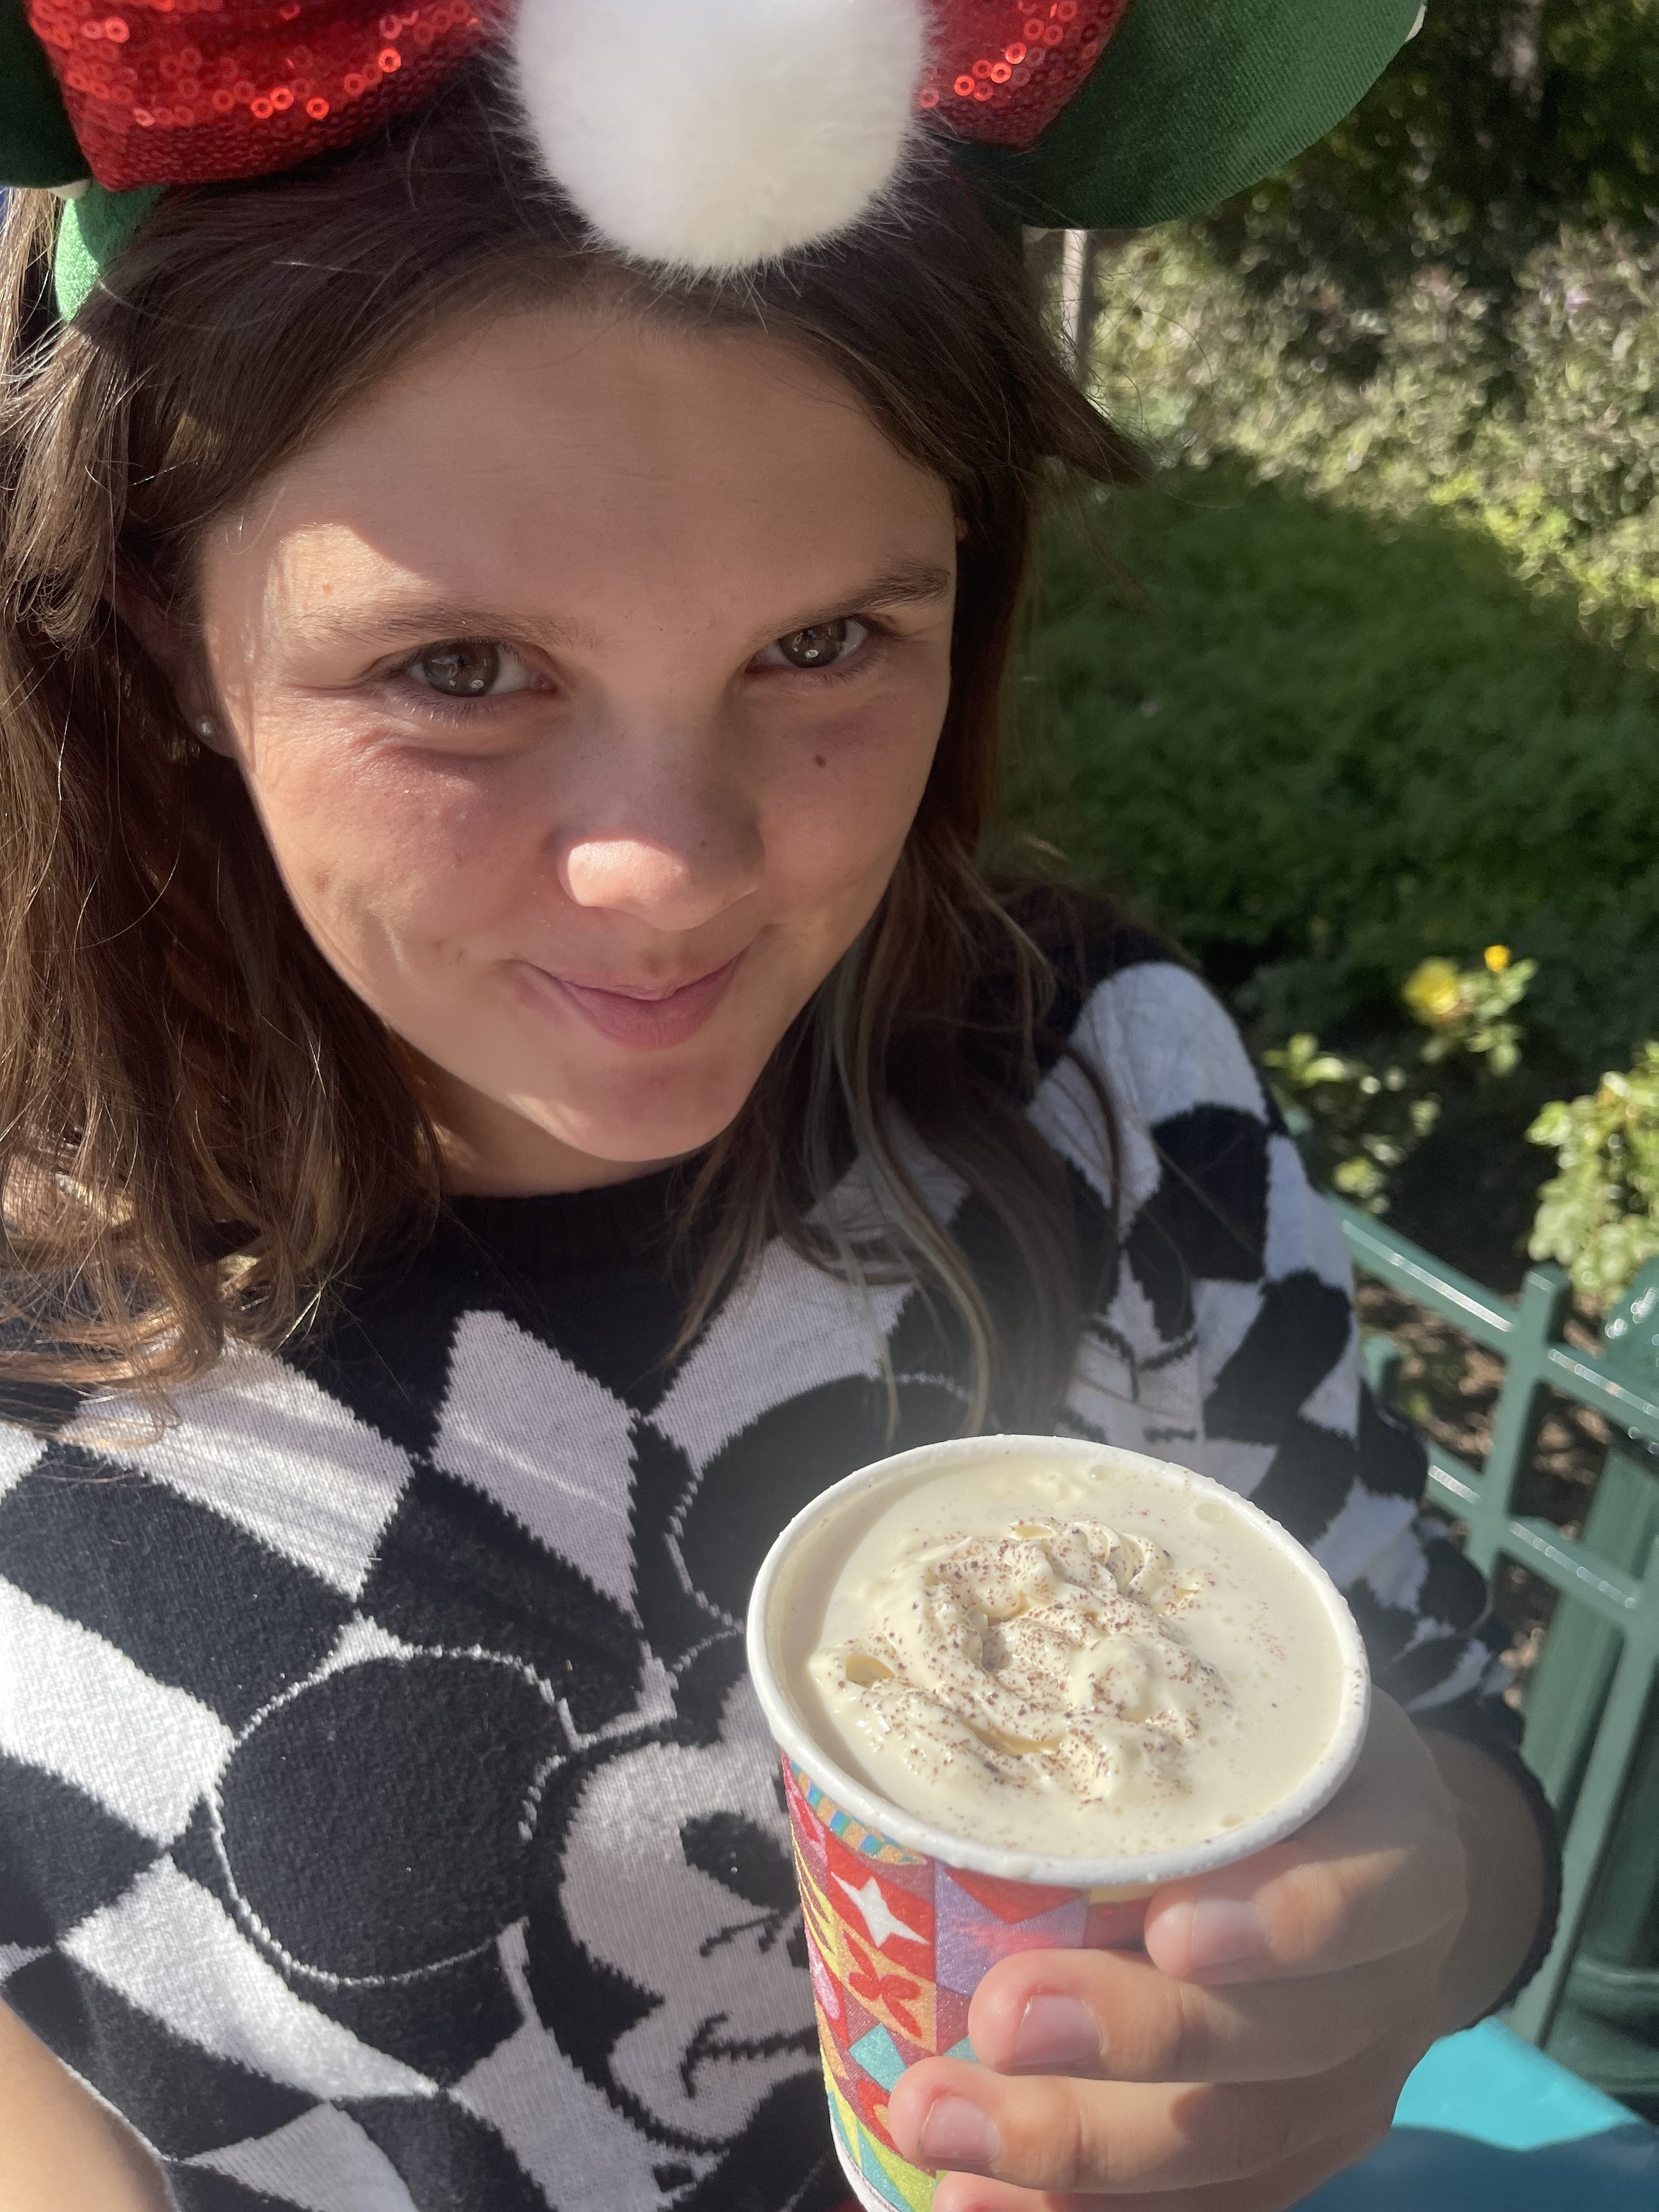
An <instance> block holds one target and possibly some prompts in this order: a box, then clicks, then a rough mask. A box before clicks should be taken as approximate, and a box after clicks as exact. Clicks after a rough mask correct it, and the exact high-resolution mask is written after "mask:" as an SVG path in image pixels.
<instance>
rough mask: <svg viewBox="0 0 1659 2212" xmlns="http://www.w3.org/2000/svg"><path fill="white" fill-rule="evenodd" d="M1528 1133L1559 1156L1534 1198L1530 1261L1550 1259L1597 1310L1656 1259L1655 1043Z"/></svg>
mask: <svg viewBox="0 0 1659 2212" xmlns="http://www.w3.org/2000/svg"><path fill="white" fill-rule="evenodd" d="M1528 1135H1529V1136H1530V1138H1531V1139H1532V1141H1533V1142H1534V1144H1535V1145H1545V1146H1549V1147H1550V1149H1551V1150H1553V1152H1555V1154H1556V1158H1557V1173H1556V1174H1555V1175H1554V1176H1553V1177H1552V1178H1551V1180H1550V1181H1549V1182H1547V1183H1546V1184H1545V1185H1544V1188H1543V1189H1542V1190H1541V1192H1540V1193H1539V1205H1538V1218H1537V1219H1536V1221H1535V1222H1534V1225H1533V1233H1532V1241H1531V1251H1532V1256H1533V1258H1534V1260H1556V1261H1559V1262H1560V1263H1561V1265H1562V1266H1563V1267H1565V1268H1566V1269H1567V1270H1568V1272H1569V1273H1570V1274H1571V1277H1572V1281H1573V1286H1574V1288H1575V1289H1576V1290H1577V1291H1582V1292H1583V1295H1584V1296H1585V1297H1588V1298H1589V1299H1591V1300H1593V1301H1594V1302H1595V1304H1598V1305H1605V1304H1608V1303H1609V1302H1610V1301H1611V1300H1612V1299H1613V1298H1615V1297H1618V1296H1619V1294H1620V1292H1621V1291H1624V1290H1625V1289H1626V1288H1627V1287H1628V1285H1629V1284H1630V1282H1631V1279H1632V1277H1633V1276H1634V1275H1635V1274H1636V1273H1637V1271H1638V1268H1640V1267H1643V1266H1644V1264H1645V1263H1646V1262H1647V1261H1650V1260H1651V1259H1653V1258H1654V1257H1655V1256H1656V1255H1659V1044H1656V1043H1651V1042H1650V1043H1648V1044H1645V1045H1644V1046H1643V1048H1642V1049H1641V1051H1640V1053H1639V1054H1638V1055H1637V1060H1636V1065H1635V1066H1634V1067H1632V1069H1631V1070H1630V1072H1629V1073H1628V1074H1624V1075H1619V1074H1611V1075H1604V1076H1603V1077H1602V1079H1601V1083H1600V1085H1599V1086H1598V1087H1597V1089H1596V1090H1595V1091H1594V1093H1592V1094H1591V1095H1590V1096H1589V1097H1583V1098H1575V1099H1573V1100H1572V1101H1571V1103H1565V1102H1562V1101H1559V1100H1558V1101H1556V1102H1555V1103H1552V1104H1550V1105H1548V1106H1547V1107H1546V1108H1545V1109H1544V1110H1543V1112H1542V1113H1541V1115H1539V1116H1538V1118H1537V1120H1536V1121H1534V1123H1533V1125H1532V1127H1531V1129H1530V1130H1529V1131H1528Z"/></svg>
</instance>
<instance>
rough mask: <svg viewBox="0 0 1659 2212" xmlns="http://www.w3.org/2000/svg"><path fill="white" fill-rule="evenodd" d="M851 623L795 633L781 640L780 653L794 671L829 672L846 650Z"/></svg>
mask: <svg viewBox="0 0 1659 2212" xmlns="http://www.w3.org/2000/svg"><path fill="white" fill-rule="evenodd" d="M853 627H854V625H853V624H852V623H850V622H848V621H845V620H843V621H841V622H830V623H813V624H812V626H811V629H792V630H791V631H790V633H789V635H788V636H787V637H781V638H780V639H779V640H778V641H777V643H778V651H779V652H780V653H781V654H782V655H783V657H784V659H786V660H787V662H788V664H789V665H790V666H791V667H792V668H828V667H829V666H830V665H831V664H832V663H833V662H835V661H837V660H839V659H841V657H842V654H843V653H845V652H846V650H847V638H848V631H849V630H851V629H852V628H853Z"/></svg>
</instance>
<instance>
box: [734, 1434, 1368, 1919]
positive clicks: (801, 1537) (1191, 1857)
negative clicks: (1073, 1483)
mask: <svg viewBox="0 0 1659 2212" xmlns="http://www.w3.org/2000/svg"><path fill="white" fill-rule="evenodd" d="M1034 1448H1035V1449H1041V1450H1043V1451H1046V1452H1048V1454H1050V1455H1052V1456H1054V1457H1055V1458H1057V1459H1060V1460H1068V1459H1076V1460H1082V1459H1086V1460H1089V1461H1091V1462H1099V1461H1100V1460H1102V1459H1110V1460H1112V1461H1114V1462H1117V1463H1118V1464H1119V1465H1121V1466H1123V1467H1125V1468H1127V1469H1128V1471H1130V1472H1132V1473H1138V1474H1146V1476H1148V1477H1149V1478H1151V1479H1152V1480H1157V1481H1158V1482H1159V1483H1167V1482H1169V1481H1170V1480H1171V1479H1172V1478H1173V1479H1178V1480H1179V1481H1180V1483H1181V1484H1182V1486H1183V1487H1185V1486H1197V1488H1198V1489H1200V1491H1202V1492H1206V1493H1211V1494H1213V1496H1214V1497H1215V1498H1217V1499H1218V1500H1219V1501H1220V1502H1221V1503H1222V1504H1225V1506H1226V1507H1228V1508H1229V1510H1231V1511H1234V1512H1236V1513H1237V1514H1238V1515H1240V1516H1242V1517H1243V1519H1244V1520H1245V1521H1246V1522H1249V1524H1250V1525H1251V1526H1252V1527H1253V1528H1255V1529H1256V1531H1257V1532H1258V1533H1259V1534H1261V1536H1263V1537H1264V1538H1266V1540H1267V1541H1268V1542H1269V1543H1270V1544H1271V1545H1272V1546H1273V1548H1274V1550H1276V1551H1277V1552H1278V1553H1279V1554H1280V1556H1281V1557H1282V1558H1284V1559H1287V1560H1289V1561H1290V1562H1291V1564H1292V1565H1294V1566H1295V1567H1296V1569H1297V1571H1298V1572H1299V1573H1301V1575H1302V1576H1303V1577H1304V1581H1305V1582H1306V1583H1307V1585H1308V1587H1309V1588H1310V1589H1311V1590H1312V1591H1313V1593H1314V1594H1315V1595H1316V1596H1317V1598H1318V1600H1319V1602H1320V1605H1321V1607H1322V1611H1323V1613H1324V1615H1325V1618H1326V1620H1327V1621H1328V1624H1329V1626H1330V1627H1331V1629H1332V1632H1333V1633H1334V1636H1335V1638H1336V1644H1337V1649H1338V1651H1339V1653H1340V1657H1341V1664H1342V1673H1343V1685H1342V1691H1341V1694H1340V1698H1339V1700H1338V1707H1337V1717H1336V1722H1335V1724H1334V1728H1333V1730H1332V1734H1331V1737H1330V1741H1329V1742H1328V1744H1327V1746H1326V1747H1325V1750H1324V1752H1323V1753H1322V1755H1321V1757H1320V1758H1319V1759H1318V1761H1317V1762H1316V1765H1313V1766H1312V1767H1310V1769H1309V1771H1308V1772H1307V1773H1306V1774H1304V1776H1303V1778H1302V1779H1301V1780H1300V1781H1299V1782H1298V1783H1297V1785H1296V1787H1295V1788H1294V1789H1293V1790H1291V1791H1290V1792H1289V1793H1288V1794H1287V1795H1286V1796H1284V1797H1283V1798H1281V1799H1280V1800H1279V1802H1278V1803H1277V1804H1275V1805H1273V1806H1271V1807H1269V1808H1268V1809H1267V1811H1266V1812H1265V1813H1261V1814H1258V1815H1257V1816H1256V1817H1255V1819H1254V1820H1248V1821H1245V1822H1243V1824H1242V1825H1241V1826H1238V1827H1236V1828H1228V1829H1225V1830H1224V1831H1223V1832H1220V1833H1218V1834H1217V1835H1213V1836H1209V1837H1206V1838H1202V1839H1200V1841H1198V1842H1196V1843H1193V1844H1186V1845H1183V1846H1182V1848H1181V1849H1180V1850H1168V1851H1139V1852H1120V1853H1117V1854H1115V1855H1113V1856H1102V1857H1077V1856H1075V1855H1070V1854H1067V1855H1060V1854H1057V1853H1056V1854H1045V1853H1041V1852H1030V1851H1012V1850H998V1849H996V1848H995V1847H994V1846H992V1845H990V1844H980V1843H975V1842H972V1841H970V1840H968V1839H966V1838H962V1837H960V1836H957V1835H953V1834H951V1833H949V1832H947V1831H945V1830H944V1829H942V1828H936V1827H934V1826H933V1824H932V1822H931V1821H928V1820H923V1819H921V1817H920V1816H919V1815H918V1814H915V1813H907V1812H905V1811H904V1810H903V1808H902V1807H900V1806H897V1805H895V1804H892V1803H891V1802H890V1801H889V1800H888V1799H886V1798H884V1797H883V1796H880V1795H878V1792H877V1791H875V1790H872V1789H870V1788H869V1787H868V1786H867V1785H866V1784H864V1783H862V1782H860V1781H859V1780H858V1779H857V1778H855V1777H854V1776H853V1775H851V1774H848V1772H847V1771H846V1770H845V1768H844V1767H842V1765H840V1764H839V1763H838V1762H837V1761H836V1759H834V1758H833V1757H831V1756H830V1754H829V1753H828V1752H827V1751H826V1750H825V1749H824V1748H823V1747H822V1746H821V1745H820V1744H819V1743H817V1741H816V1740H815V1739H814V1738H812V1737H811V1736H810V1735H808V1733H807V1731H806V1729H805V1727H804V1726H803V1725H802V1723H801V1721H800V1717H799V1715H798V1714H797V1713H796V1711H795V1709H794V1707H793V1705H792V1704H791V1702H790V1700H789V1699H788V1697H787V1695H786V1693H785V1692H784V1689H783V1686H782V1684H781V1680H780V1679H779V1674H778V1669H777V1668H776V1667H775V1665H774V1663H773V1656H772V1639H771V1637H770V1635H769V1613H770V1611H771V1607H772V1599H773V1595H774V1593H775V1590H776V1589H777V1588H778V1586H779V1583H780V1581H781V1577H782V1574H783V1571H784V1569H785V1567H786V1565H787V1563H788V1561H789V1559H791V1557H792V1555H793V1553H794V1552H795V1550H796V1549H797V1547H799V1545H800V1544H801V1543H802V1542H803V1541H805V1539H806V1538H808V1537H809V1536H810V1535H811V1534H812V1533H813V1531H814V1530H815V1529H816V1528H817V1526H818V1524H819V1523H820V1522H822V1521H823V1520H824V1519H825V1518H827V1517H828V1516H829V1515H831V1514H833V1513H836V1512H837V1511H838V1510H840V1508H841V1507H842V1505H843V1504H846V1503H847V1502H848V1500H849V1499H852V1498H855V1497H857V1496H859V1495H860V1494H862V1493H864V1492H870V1491H872V1490H877V1489H879V1488H883V1487H885V1486H889V1485H891V1486H894V1487H895V1488H900V1487H902V1486H904V1485H905V1484H907V1483H908V1481H910V1480H921V1479H923V1478H924V1477H925V1476H926V1475H927V1474H929V1473H931V1472H933V1471H934V1470H936V1469H942V1468H948V1467H951V1466H953V1465H960V1464H961V1463H962V1462H963V1461H969V1462H971V1461H975V1460H982V1459H994V1458H997V1457H999V1456H1007V1457H1015V1456H1024V1455H1027V1454H1029V1453H1030V1451H1031V1450H1032V1449H1034ZM747 1644H748V1653H749V1672H750V1679H751V1680H752V1681H753V1683H754V1686H755V1694H756V1696H757V1698H758V1699H759V1700H760V1706H761V1711H763V1713H764V1714H765V1716H766V1721H767V1725H768V1726H769V1728H770V1729H771V1731H772V1735H773V1737H774V1739H775V1741H776V1742H777V1744H778V1746H779V1747H780V1749H781V1750H782V1751H784V1752H785V1753H787V1755H788V1757H789V1758H790V1759H791V1760H793V1763H794V1765H797V1766H798V1767H799V1768H801V1769H802V1770H803V1771H805V1773H806V1774H808V1775H809V1776H810V1777H811V1779H812V1781H813V1782H814V1783H816V1784H817V1786H818V1787H819V1788H820V1789H821V1790H823V1792H824V1794H825V1795H826V1796H828V1797H829V1798H830V1799H832V1800H833V1801H834V1802H835V1804H836V1807H837V1808H839V1809H840V1810H841V1811H842V1812H844V1813H850V1814H852V1816H853V1817H854V1820H860V1821H862V1822H863V1823H864V1825H865V1826H866V1827H868V1828H871V1829H873V1830H874V1831H875V1832H876V1833H877V1834H878V1835H880V1836H884V1837H885V1838H887V1840H888V1841H889V1842H890V1843H894V1844H898V1845H899V1846H900V1848H901V1849H902V1850H907V1851H915V1852H916V1853H918V1854H919V1855H920V1856H921V1857H924V1858H931V1859H939V1860H940V1861H941V1862H942V1863H944V1864H945V1865H946V1866H950V1867H957V1868H960V1869H961V1870H962V1871H963V1873H964V1874H978V1875H989V1876H991V1877H993V1878H994V1879H996V1880H1000V1881H1030V1882H1038V1883H1041V1884H1042V1885H1044V1886H1045V1887H1048V1886H1052V1887H1055V1888H1059V1889H1129V1890H1134V1889H1142V1890H1145V1889H1151V1888H1153V1887H1157V1886H1158V1884H1159V1883H1162V1882H1169V1881H1185V1880H1186V1879H1187V1878H1188V1877H1189V1876H1191V1875H1202V1874H1212V1873H1213V1872H1214V1871H1215V1870H1216V1869H1218V1868H1219V1867H1224V1866H1231V1865H1233V1864H1234V1863H1236V1862H1237V1861H1238V1860H1240V1859H1245V1858H1252V1857H1255V1854H1256V1853H1257V1852H1258V1851H1263V1850H1267V1849H1268V1848H1269V1846H1270V1845H1272V1844H1278V1843H1282V1842H1283V1841H1284V1840H1285V1838H1286V1837H1287V1836H1291V1835H1293V1834H1294V1833H1295V1832H1296V1831H1297V1829H1298V1828H1301V1827H1304V1826H1306V1824H1307V1822H1308V1821H1309V1820H1311V1819H1312V1818H1313V1816H1314V1815H1315V1814H1316V1813H1318V1812H1320V1811H1321V1810H1322V1808H1324V1807H1325V1806H1326V1805H1327V1804H1328V1803H1329V1802H1330V1800H1331V1799H1332V1798H1333V1797H1334V1796H1335V1795H1336V1793H1337V1791H1338V1790H1340V1788H1341V1786H1342V1784H1343V1783H1344V1782H1345V1781H1346V1779H1347V1778H1348V1776H1349V1775H1350V1773H1352V1771H1353V1766H1354V1763H1355V1761H1356V1760H1357V1759H1358V1756H1359V1753H1360V1747H1361V1746H1362V1745H1363V1744H1364V1740H1365V1727H1366V1723H1367V1720H1368V1718H1369V1716H1370V1668H1369V1667H1368V1666H1367V1664H1366V1659H1365V1647H1364V1642H1363V1641H1362V1640H1361V1638H1360V1634H1359V1631H1358V1627H1357V1626H1355V1623H1354V1618H1353V1615H1352V1613H1350V1611H1349V1610H1348V1607H1347V1604H1346V1601H1345V1599H1344V1598H1343V1596H1342V1594H1341V1592H1340V1590H1339V1589H1337V1587H1336V1585H1335V1583H1334V1582H1333V1581H1332V1580H1331V1578H1330V1577H1329V1576H1328V1574H1327V1573H1326V1571H1325V1570H1324V1568H1323V1567H1322V1566H1321V1565H1320V1564H1319V1562H1318V1561H1317V1560H1316V1559H1314V1558H1313V1557H1312V1555H1311V1554H1310V1553H1309V1552H1307V1551H1306V1550H1305V1549H1304V1547H1303V1546H1302V1545H1300V1544H1299V1543H1297V1541H1296V1539H1295V1537H1293V1536H1292V1535H1291V1534H1290V1532H1289V1530H1288V1529H1286V1528H1285V1527H1284V1526H1283V1525H1282V1524H1281V1523H1280V1522H1277V1521H1275V1520H1274V1519H1273V1517H1272V1516H1271V1515H1270V1514H1267V1513H1264V1512H1263V1511H1262V1510H1261V1507H1260V1506H1259V1505H1252V1504H1251V1503H1250V1501H1249V1498H1242V1497H1240V1495H1239V1494H1238V1492H1237V1491H1235V1490H1229V1489H1228V1488H1227V1487H1226V1486H1225V1483H1219V1482H1217V1481H1215V1480H1212V1478H1211V1477H1210V1476H1208V1475H1203V1474H1194V1472H1193V1470H1192V1469H1191V1468H1183V1467H1180V1466H1178V1465H1177V1464H1176V1462H1173V1461H1170V1460H1158V1459H1151V1458H1149V1457H1148V1456H1147V1455H1146V1454H1145V1453H1144V1452H1131V1451H1124V1450H1121V1449H1119V1448H1118V1447H1117V1446H1116V1445H1115V1444H1096V1443H1089V1442H1087V1441H1086V1440H1085V1439H1083V1438H1079V1437H1011V1436H994V1437H959V1438H956V1439H954V1440H952V1441H951V1442H949V1443H937V1444H921V1445H919V1446H917V1447H916V1449H914V1450H912V1451H905V1452H896V1453H895V1454H893V1455H892V1456H891V1457H890V1458H887V1459H881V1460H876V1461H873V1462H872V1463H871V1464H870V1465H869V1466H867V1467H862V1468H858V1469H856V1470H855V1471H854V1473H853V1474H849V1475H846V1476H844V1477H843V1478H842V1480H841V1481H839V1482H837V1483H834V1484H832V1485H831V1486H830V1487H829V1489H828V1490H824V1491H821V1492H819V1494H818V1495H817V1497H816V1498H813V1499H812V1500H811V1503H810V1504H807V1505H805V1506H803V1507H802V1509H801V1510H800V1511H799V1513H797V1514H796V1516H794V1518H793V1521H791V1522H789V1523H788V1525H787V1528H784V1529H783V1530H782V1532H781V1534H780V1535H779V1536H778V1538H777V1541H775V1543H774V1544H773V1546H772V1547H771V1549H770V1551H769V1552H768V1553H767V1555H766V1558H765V1559H764V1560H763V1562H762V1565H761V1571H760V1573H759V1574H758V1576H757V1577H756V1580H755V1587H754V1592H753V1595H751V1597H750V1604H749V1621H748V1629H747Z"/></svg>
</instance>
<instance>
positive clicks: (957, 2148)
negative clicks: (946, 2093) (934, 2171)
mask: <svg viewBox="0 0 1659 2212" xmlns="http://www.w3.org/2000/svg"><path fill="white" fill-rule="evenodd" d="M920 2148H921V2155H922V2159H923V2161H924V2163H925V2164H927V2165H928V2166H994V2165H995V2164H996V2162H997V2160H999V2159H1000V2157H1001V2156H1002V2131H1001V2130H1000V2128H999V2127H998V2125H997V2124H996V2122H995V2121H994V2119H993V2118H991V2115H990V2114H989V2113H988V2112H981V2110H980V2108H979V2106H977V2105H970V2104H969V2101H968V2100H967V2099H966V2098H965V2097H940V2098H939V2099H938V2100H936V2101H935V2102H934V2103H933V2104H932V2105H930V2106H928V2107H927V2118H926V2119H925V2120H924V2121H923V2122H922V2124H921V2145H920Z"/></svg>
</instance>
